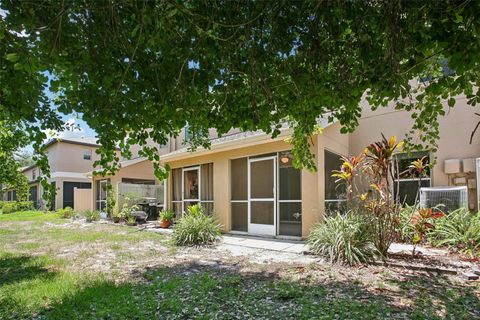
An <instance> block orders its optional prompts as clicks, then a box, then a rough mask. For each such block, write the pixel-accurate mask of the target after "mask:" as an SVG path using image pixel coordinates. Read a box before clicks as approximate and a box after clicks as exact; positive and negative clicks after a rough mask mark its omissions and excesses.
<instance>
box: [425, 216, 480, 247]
mask: <svg viewBox="0 0 480 320" xmlns="http://www.w3.org/2000/svg"><path fill="white" fill-rule="evenodd" d="M428 240H429V241H430V243H431V244H433V245H434V246H439V247H441V246H447V247H449V248H450V249H454V250H458V251H459V252H461V253H463V254H467V255H469V256H471V257H474V256H480V212H478V213H470V212H468V211H467V210H466V209H458V210H455V211H452V212H450V213H449V214H448V215H446V216H444V217H442V218H440V219H437V221H436V224H435V228H434V229H433V230H432V231H431V232H430V233H429V235H428Z"/></svg>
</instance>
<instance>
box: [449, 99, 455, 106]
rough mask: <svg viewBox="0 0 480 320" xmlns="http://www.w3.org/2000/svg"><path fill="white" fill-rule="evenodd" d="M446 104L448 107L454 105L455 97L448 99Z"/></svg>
mask: <svg viewBox="0 0 480 320" xmlns="http://www.w3.org/2000/svg"><path fill="white" fill-rule="evenodd" d="M448 106H449V107H450V108H452V107H454V106H455V98H450V99H448Z"/></svg>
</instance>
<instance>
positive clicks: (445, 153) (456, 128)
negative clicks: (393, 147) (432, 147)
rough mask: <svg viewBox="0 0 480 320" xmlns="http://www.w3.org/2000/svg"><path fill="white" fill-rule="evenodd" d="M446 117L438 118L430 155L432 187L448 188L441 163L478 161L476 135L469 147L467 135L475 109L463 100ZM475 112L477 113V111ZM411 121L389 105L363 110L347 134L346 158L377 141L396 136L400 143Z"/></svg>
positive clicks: (479, 140) (479, 138) (478, 138)
mask: <svg viewBox="0 0 480 320" xmlns="http://www.w3.org/2000/svg"><path fill="white" fill-rule="evenodd" d="M445 111H446V115H445V116H443V117H440V118H439V123H440V127H439V130H440V139H439V141H438V151H437V152H436V153H435V154H434V155H433V156H434V157H436V160H437V163H436V165H435V167H434V168H433V170H432V184H433V185H434V186H446V185H449V184H450V182H449V178H448V176H447V175H446V174H445V173H444V161H445V160H447V159H466V158H478V157H480V134H479V133H477V134H476V136H475V137H474V138H473V141H472V144H469V140H470V135H471V133H472V131H473V129H474V128H475V125H476V124H477V122H478V117H476V116H475V114H474V113H475V111H476V109H475V108H474V107H470V106H468V105H467V104H466V99H465V98H464V97H460V98H458V99H457V105H456V106H455V107H454V108H453V109H450V110H448V107H445ZM477 112H478V111H477ZM413 123H414V121H413V119H412V118H411V116H410V113H409V112H407V111H398V110H394V107H393V105H390V106H389V107H387V108H380V109H378V110H376V111H371V110H370V109H369V108H368V107H365V108H364V111H363V113H362V118H361V119H360V120H359V126H358V128H357V129H356V130H355V132H354V133H352V134H350V139H349V140H350V154H358V153H360V152H362V151H363V149H364V148H365V146H366V145H368V144H369V143H372V142H374V141H377V140H379V139H380V138H381V133H383V134H384V135H385V136H386V137H388V136H391V135H396V136H397V137H398V138H400V139H403V138H404V137H405V134H406V133H408V131H409V130H410V129H411V128H412V125H413Z"/></svg>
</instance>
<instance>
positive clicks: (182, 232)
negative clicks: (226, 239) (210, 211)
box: [173, 204, 221, 246]
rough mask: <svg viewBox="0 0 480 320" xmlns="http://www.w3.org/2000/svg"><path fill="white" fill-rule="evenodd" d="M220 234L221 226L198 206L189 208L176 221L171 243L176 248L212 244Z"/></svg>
mask: <svg viewBox="0 0 480 320" xmlns="http://www.w3.org/2000/svg"><path fill="white" fill-rule="evenodd" d="M220 234H221V226H220V225H219V224H218V223H217V221H216V220H215V219H214V218H213V217H212V216H209V215H207V214H205V211H204V209H203V208H202V207H201V206H200V205H199V204H198V205H195V206H190V207H188V209H187V213H185V214H184V215H183V217H181V218H180V219H178V221H177V224H176V225H175V229H174V230H173V242H174V243H175V244H176V245H178V246H200V245H208V244H213V243H215V241H217V240H218V239H219V237H220Z"/></svg>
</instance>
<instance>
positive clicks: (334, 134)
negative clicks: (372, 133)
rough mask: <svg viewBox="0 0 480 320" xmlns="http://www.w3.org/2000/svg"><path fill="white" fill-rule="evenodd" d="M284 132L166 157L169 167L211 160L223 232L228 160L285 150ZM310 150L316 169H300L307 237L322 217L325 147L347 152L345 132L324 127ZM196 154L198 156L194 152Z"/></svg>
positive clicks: (228, 185)
mask: <svg viewBox="0 0 480 320" xmlns="http://www.w3.org/2000/svg"><path fill="white" fill-rule="evenodd" d="M284 138H285V136H283V137H280V138H277V139H274V140H272V139H271V138H269V137H266V138H264V139H263V140H261V141H258V142H255V144H253V145H252V144H250V145H249V143H248V142H245V143H243V144H240V145H239V146H237V147H236V148H235V147H231V148H230V149H228V150H222V151H215V150H211V151H205V152H203V153H201V152H197V153H195V154H191V153H189V154H185V155H184V157H185V158H184V159H179V160H170V161H169V160H168V159H167V160H165V163H168V164H169V165H170V167H171V168H172V169H175V168H183V167H189V166H194V165H200V164H205V163H213V193H214V197H213V200H214V212H215V215H216V217H217V219H218V220H219V222H220V224H222V226H223V231H224V232H229V231H230V230H231V209H230V200H231V177H230V160H232V159H236V158H242V157H248V156H256V155H262V154H268V153H273V152H280V151H287V150H290V149H291V145H290V144H288V143H287V142H285V141H284V140H283V139H284ZM313 142H314V145H313V146H312V152H313V153H314V154H315V157H316V159H317V167H318V172H309V171H307V170H302V237H306V236H307V235H308V234H309V232H310V229H311V227H312V226H313V225H314V224H315V223H316V222H318V221H320V220H321V219H322V216H323V212H324V195H323V194H324V186H325V181H324V174H323V170H322V168H323V158H324V156H323V154H324V149H325V148H327V149H329V150H332V151H334V152H336V153H341V154H347V153H348V136H346V135H341V134H340V132H339V126H338V125H335V124H334V125H332V126H330V127H328V128H326V129H325V131H324V133H323V134H322V135H319V136H315V137H314V138H313ZM196 155H198V156H196ZM167 188H168V193H167V206H168V207H169V208H170V207H171V199H172V181H171V179H170V178H169V179H168V183H167Z"/></svg>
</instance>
